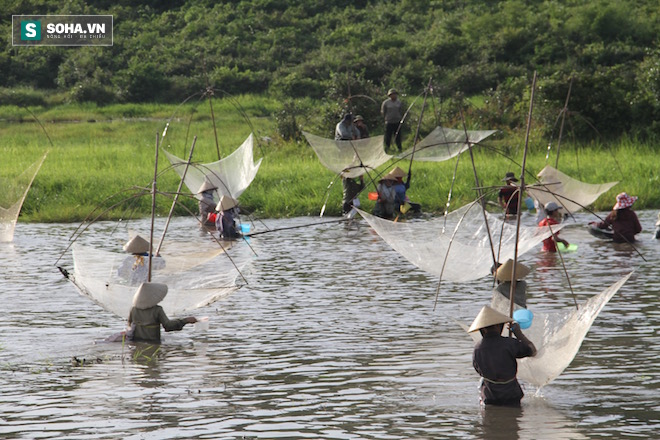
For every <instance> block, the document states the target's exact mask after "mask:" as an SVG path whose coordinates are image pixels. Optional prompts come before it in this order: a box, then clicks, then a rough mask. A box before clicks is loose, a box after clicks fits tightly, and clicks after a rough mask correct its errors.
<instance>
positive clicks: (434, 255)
mask: <svg viewBox="0 0 660 440" xmlns="http://www.w3.org/2000/svg"><path fill="white" fill-rule="evenodd" d="M358 212H359V213H360V214H361V215H362V217H364V219H365V220H366V221H367V222H368V223H369V225H370V226H371V227H372V228H374V230H375V231H376V232H377V233H378V235H380V237H381V238H382V239H383V240H385V242H386V243H387V244H389V245H390V246H391V247H392V248H393V249H394V250H396V251H397V252H398V253H400V254H401V255H402V256H404V257H405V258H406V259H407V260H408V261H410V262H411V263H413V264H414V265H415V266H417V267H419V268H420V269H422V270H425V271H426V272H429V273H432V274H433V275H436V276H438V277H441V279H442V280H447V281H453V282H463V281H470V280H476V279H479V278H481V277H484V276H486V275H489V274H490V268H491V266H492V265H493V252H492V251H491V245H490V241H489V239H488V231H487V229H486V222H485V220H484V215H483V213H482V211H481V206H480V205H478V204H477V203H471V204H468V205H465V206H463V207H461V208H459V209H457V210H456V211H452V212H450V213H449V214H448V215H447V216H446V217H441V218H435V219H431V220H421V221H407V222H393V221H390V220H385V219H382V218H379V217H375V216H373V215H371V214H367V213H366V212H364V211H359V210H358ZM486 215H487V218H488V228H489V229H490V234H491V235H492V237H493V238H492V242H493V246H494V248H495V250H494V253H495V258H496V260H497V261H501V262H502V261H506V260H507V259H509V258H511V259H513V256H514V251H515V243H516V226H515V223H506V222H503V221H502V220H499V219H498V218H497V217H496V216H495V215H492V214H488V213H487V214H486ZM562 226H563V225H556V226H553V231H558V230H560V229H561V228H562ZM550 235H551V232H550V229H549V228H548V227H547V226H546V227H526V226H521V227H520V233H519V242H518V255H522V254H524V253H525V252H527V251H529V250H530V249H532V248H533V247H534V246H536V245H538V244H539V243H540V242H541V241H543V240H544V239H546V238H548V237H549V236H550Z"/></svg>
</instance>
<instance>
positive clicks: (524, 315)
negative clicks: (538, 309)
mask: <svg viewBox="0 0 660 440" xmlns="http://www.w3.org/2000/svg"><path fill="white" fill-rule="evenodd" d="M532 319H534V314H533V313H532V312H531V311H529V310H527V309H518V310H516V311H515V312H513V320H514V321H516V322H517V323H518V324H520V328H521V329H523V330H525V329H526V328H530V327H531V326H532Z"/></svg>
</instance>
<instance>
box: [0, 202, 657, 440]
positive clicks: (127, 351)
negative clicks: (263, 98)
mask: <svg viewBox="0 0 660 440" xmlns="http://www.w3.org/2000/svg"><path fill="white" fill-rule="evenodd" d="M639 214H640V218H641V220H642V224H643V226H644V227H645V229H646V230H647V232H645V233H644V234H642V236H641V237H640V242H639V249H640V251H641V252H642V254H643V255H644V258H646V260H647V261H644V260H643V259H642V258H641V257H639V256H638V255H637V254H636V253H635V252H634V250H631V249H630V248H620V247H616V248H615V247H614V246H613V245H612V244H611V243H605V242H599V241H598V240H597V239H596V238H594V237H592V236H591V235H589V234H588V233H587V231H586V230H585V229H584V228H583V227H582V226H581V225H583V224H585V223H586V221H587V218H588V217H587V216H586V215H584V216H582V217H578V222H579V223H578V224H576V225H574V226H572V225H571V226H568V227H567V228H565V229H564V230H563V231H562V233H561V234H562V236H563V237H564V238H566V239H567V240H569V241H570V242H572V243H573V242H575V243H577V244H578V245H579V248H578V251H577V252H573V253H567V254H565V255H564V263H565V265H566V268H567V271H568V273H569V274H570V277H571V284H570V286H569V284H568V282H567V281H566V278H565V277H564V276H563V271H562V269H561V262H560V260H559V259H558V257H557V256H556V255H547V254H543V253H541V252H540V250H538V251H532V252H529V253H528V254H526V255H524V256H523V260H524V261H525V263H526V264H528V265H530V266H531V267H532V268H533V269H534V271H533V272H532V274H530V276H529V277H528V282H529V290H530V299H529V301H528V302H529V304H530V308H538V309H545V310H551V309H554V308H556V307H571V306H572V305H573V295H572V294H571V292H570V287H571V286H572V288H573V290H574V292H575V296H576V298H577V300H578V301H583V300H584V299H586V298H588V297H589V296H590V295H593V294H596V293H598V292H600V291H601V290H603V289H604V288H605V287H606V286H608V285H609V284H611V283H613V282H614V281H616V280H618V279H619V278H620V277H621V276H623V275H624V274H626V273H628V272H629V271H630V270H633V269H634V270H635V273H634V274H633V277H632V278H631V280H630V281H629V282H628V283H627V284H626V285H625V286H624V287H623V288H622V290H621V291H620V292H619V293H618V294H617V295H616V296H615V297H614V298H613V300H612V301H611V302H610V304H609V305H608V306H607V307H606V308H605V310H604V311H603V312H602V313H601V315H600V316H599V317H598V319H597V320H596V322H595V324H594V326H593V328H592V330H591V331H590V333H589V334H588V336H587V339H586V340H585V342H584V344H583V345H582V348H581V350H580V352H579V353H578V355H577V357H576V358H575V360H574V361H573V363H572V364H571V366H570V367H569V368H568V369H567V370H566V371H565V373H564V374H563V375H562V376H560V377H559V378H558V379H557V380H556V381H555V382H553V383H551V384H550V385H549V386H547V387H545V388H543V389H541V390H540V391H538V392H537V390H535V389H531V388H530V387H527V389H526V390H525V393H526V397H525V399H524V400H523V406H522V408H520V409H512V408H480V407H479V405H478V391H477V385H478V376H477V374H476V373H475V372H474V370H473V369H472V365H471V352H472V342H471V339H470V338H469V337H468V336H467V335H466V334H465V333H463V332H462V330H461V329H460V328H459V327H458V326H456V324H455V323H454V320H458V321H463V322H469V321H471V320H472V319H473V317H474V316H475V315H476V313H477V312H478V310H479V309H480V308H481V306H482V305H483V304H485V303H487V302H488V301H489V300H490V293H489V290H490V284H489V283H490V282H489V281H488V280H478V281H475V282H472V283H467V284H460V285H455V284H451V283H442V284H441V286H440V295H439V300H438V307H437V309H436V310H435V311H434V310H433V302H434V298H435V292H436V287H437V280H436V279H433V278H432V277H430V276H428V275H426V274H425V273H423V272H421V271H419V270H418V269H416V268H414V267H412V266H411V265H410V264H409V263H408V262H407V261H406V260H405V259H403V258H402V257H400V256H399V255H398V254H396V253H395V252H394V251H392V250H391V249H390V248H389V247H387V245H386V244H385V243H384V242H383V241H382V240H381V239H380V238H379V237H378V236H377V235H375V234H374V233H373V232H372V231H371V230H370V229H369V228H367V227H366V226H365V225H364V223H363V222H362V223H360V224H359V225H353V226H350V227H346V226H344V225H341V224H325V225H320V226H316V227H307V228H300V229H292V230H286V231H280V232H273V233H268V234H263V235H259V236H255V237H252V238H251V240H250V245H251V246H252V247H253V248H254V251H255V252H256V253H257V256H256V257H254V258H253V261H252V263H251V265H250V267H249V269H248V270H247V271H246V272H245V276H246V278H247V280H248V282H249V284H248V285H247V286H245V287H243V288H242V289H240V290H238V291H237V292H236V293H234V294H233V295H231V296H230V297H228V298H226V299H224V300H222V301H220V302H217V303H215V304H213V305H211V306H209V307H206V308H204V309H201V310H199V313H197V316H209V317H210V327H209V329H208V331H205V332H196V331H195V330H194V328H193V326H187V327H186V328H185V329H184V330H183V331H181V332H174V333H167V334H164V343H163V344H162V346H160V347H150V346H122V345H121V344H120V343H114V344H107V343H95V342H96V341H100V340H102V339H103V338H104V337H106V336H108V335H109V334H112V333H114V332H116V331H119V330H121V328H122V327H123V322H122V320H121V319H119V318H118V317H115V316H113V315H112V314H110V313H108V312H105V311H103V310H102V309H100V308H99V307H97V306H96V305H94V304H93V303H91V302H90V301H89V300H87V299H86V298H84V297H82V296H80V295H79V294H78V293H77V292H76V291H75V289H74V288H73V286H72V285H71V284H70V283H68V282H67V281H65V280H64V279H63V278H62V277H61V275H60V274H59V273H58V271H57V269H56V268H55V266H54V263H55V260H56V259H57V258H58V257H59V255H60V254H61V253H62V251H63V250H64V249H65V247H66V246H67V239H68V236H69V235H70V233H71V232H72V231H73V230H74V228H75V226H76V225H52V224H49V225H41V224H37V225H24V224H19V225H18V228H17V230H16V236H15V241H14V243H11V244H2V245H0V246H2V247H1V248H0V250H1V256H0V265H1V266H2V276H1V278H0V301H2V304H3V306H4V312H5V313H4V315H3V316H4V319H3V320H2V322H1V323H0V327H1V332H0V334H1V335H2V336H1V337H0V344H1V347H0V348H1V350H0V365H2V369H3V371H2V373H3V374H2V379H0V396H1V397H0V434H1V436H2V437H4V438H37V437H38V438H76V439H80V438H117V439H119V438H122V439H123V438H135V439H138V438H139V439H160V438H193V437H196V438H236V437H242V436H243V437H248V438H251V437H254V438H257V437H261V438H274V437H282V438H339V439H347V438H487V439H498V438H503V439H504V438H506V439H557V438H559V439H580V438H640V437H641V438H645V437H652V436H653V435H654V433H657V432H658V430H659V429H660V418H659V417H658V413H659V412H658V409H659V407H658V403H657V389H658V382H659V369H660V367H658V362H657V359H658V357H659V355H660V340H659V338H658V331H657V329H658V325H659V324H660V312H659V311H658V310H659V309H658V307H657V305H658V304H657V302H658V299H657V293H658V290H659V287H660V286H659V284H660V281H658V279H657V277H656V273H657V272H656V266H657V265H658V263H659V262H660V251H659V249H660V243H658V242H656V241H655V240H652V238H651V237H652V235H651V234H652V232H653V230H654V227H653V225H654V222H655V216H656V213H654V212H641V213H639ZM313 221H314V219H310V218H298V219H288V220H278V221H267V222H266V223H267V224H268V226H270V227H271V228H276V227H282V226H292V225H296V224H305V223H310V222H313ZM129 226H130V227H135V228H137V229H138V230H139V231H140V232H141V233H142V231H143V230H144V229H145V228H146V227H147V224H146V222H145V223H144V224H143V223H139V222H138V223H137V224H132V225H129ZM188 227H191V228H192V233H191V236H190V237H189V238H187V237H188V231H187V228H188ZM255 227H256V228H257V230H258V228H259V225H255ZM114 228H115V224H111V223H107V224H100V225H97V226H96V229H95V230H94V231H92V232H91V233H90V234H88V235H87V238H86V240H88V243H89V244H96V245H102V246H104V247H106V248H108V249H115V250H120V249H121V245H122V244H123V243H124V242H125V240H126V233H125V230H123V229H121V228H120V229H119V230H118V231H114ZM174 231H175V232H174V235H175V236H176V237H175V238H176V239H189V240H201V239H203V238H202V237H199V234H197V233H196V231H195V229H194V225H193V226H189V225H188V220H187V219H178V220H177V221H176V222H175V223H174ZM193 236H194V237H193ZM539 249H540V246H539ZM232 251H234V249H232ZM232 251H230V252H232ZM60 264H62V265H64V266H65V267H67V268H69V269H70V268H71V261H70V255H66V256H65V258H64V259H63V260H62V261H61V262H60Z"/></svg>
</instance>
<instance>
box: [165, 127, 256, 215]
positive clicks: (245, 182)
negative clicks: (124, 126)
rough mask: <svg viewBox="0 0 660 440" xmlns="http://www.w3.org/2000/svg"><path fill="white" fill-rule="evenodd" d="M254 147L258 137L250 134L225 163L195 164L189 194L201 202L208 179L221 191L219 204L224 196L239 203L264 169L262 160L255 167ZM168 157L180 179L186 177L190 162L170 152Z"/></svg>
mask: <svg viewBox="0 0 660 440" xmlns="http://www.w3.org/2000/svg"><path fill="white" fill-rule="evenodd" d="M253 144H254V137H253V135H252V134H250V136H248V138H247V139H246V140H245V142H243V144H242V145H241V146H240V147H238V148H237V149H236V150H235V151H234V152H233V153H231V154H230V155H229V156H227V157H225V158H224V159H221V160H219V161H217V162H212V163H205V164H200V163H194V162H193V163H191V164H190V166H189V167H188V170H187V172H186V177H185V179H184V183H185V185H186V187H187V188H188V190H189V191H190V192H191V193H192V194H195V195H196V197H198V198H199V197H200V196H199V195H198V194H197V193H198V191H199V188H200V187H201V186H202V183H204V180H205V179H207V180H209V181H210V182H211V183H213V184H214V185H215V186H217V187H218V190H217V192H214V197H215V201H216V203H217V202H218V201H220V197H221V196H223V195H226V196H230V197H233V198H235V199H237V198H238V197H239V196H240V195H241V194H243V191H245V190H246V189H247V187H248V186H250V183H252V181H253V180H254V177H255V176H256V175H257V171H259V166H260V165H261V160H262V159H259V160H258V161H257V162H256V163H254V156H253ZM165 155H166V156H167V158H168V159H169V161H170V163H171V164H172V166H173V167H174V169H175V170H176V172H177V173H178V174H179V176H183V173H184V171H185V169H186V163H187V161H186V160H184V159H180V158H178V157H176V156H174V155H173V154H171V153H168V152H167V151H165Z"/></svg>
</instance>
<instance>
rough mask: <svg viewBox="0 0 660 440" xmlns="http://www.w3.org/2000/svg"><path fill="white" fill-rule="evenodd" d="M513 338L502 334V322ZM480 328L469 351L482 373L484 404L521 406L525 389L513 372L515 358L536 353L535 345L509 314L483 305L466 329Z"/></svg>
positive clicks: (476, 367) (474, 329) (476, 368)
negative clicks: (477, 339) (479, 333)
mask: <svg viewBox="0 0 660 440" xmlns="http://www.w3.org/2000/svg"><path fill="white" fill-rule="evenodd" d="M507 322H508V323H509V329H511V331H512V332H513V334H514V335H515V336H516V337H515V338H511V337H506V336H502V330H503V329H504V324H505V323H507ZM477 330H479V332H481V336H482V337H483V338H482V339H481V341H479V342H477V344H476V345H475V347H474V352H473V354H472V365H473V366H474V369H475V370H476V372H477V373H479V375H480V376H481V377H482V381H481V385H480V387H479V388H480V391H481V403H483V404H485V405H501V406H520V400H521V399H522V398H523V396H524V393H523V390H522V388H521V387H520V384H519V383H518V379H517V378H516V375H517V374H518V361H517V359H521V358H525V357H529V356H535V355H536V347H535V346H534V344H533V343H532V342H531V341H530V340H529V339H527V337H526V336H525V335H524V334H523V332H522V330H520V325H518V323H517V322H515V321H513V320H512V319H511V318H509V317H508V316H506V315H504V314H502V313H500V312H498V311H496V310H494V309H492V308H490V307H488V306H484V307H483V308H482V309H481V311H480V312H479V314H478V315H477V317H476V318H475V320H474V322H473V323H472V325H471V326H470V328H469V329H468V333H472V332H476V331H477Z"/></svg>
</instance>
